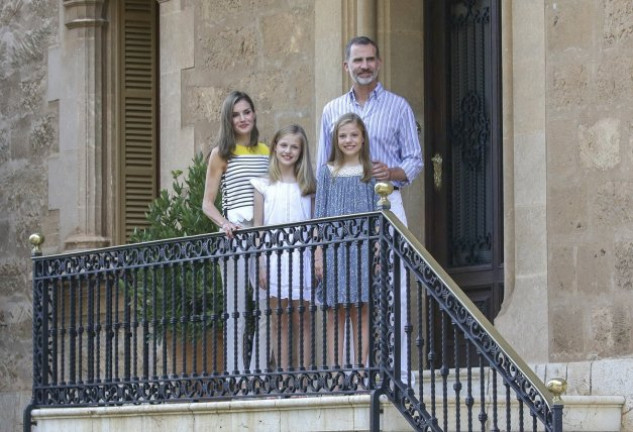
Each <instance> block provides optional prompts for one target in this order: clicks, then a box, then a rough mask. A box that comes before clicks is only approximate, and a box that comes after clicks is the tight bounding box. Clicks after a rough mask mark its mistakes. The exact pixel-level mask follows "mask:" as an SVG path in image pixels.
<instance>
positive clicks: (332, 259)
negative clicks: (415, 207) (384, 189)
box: [315, 113, 378, 365]
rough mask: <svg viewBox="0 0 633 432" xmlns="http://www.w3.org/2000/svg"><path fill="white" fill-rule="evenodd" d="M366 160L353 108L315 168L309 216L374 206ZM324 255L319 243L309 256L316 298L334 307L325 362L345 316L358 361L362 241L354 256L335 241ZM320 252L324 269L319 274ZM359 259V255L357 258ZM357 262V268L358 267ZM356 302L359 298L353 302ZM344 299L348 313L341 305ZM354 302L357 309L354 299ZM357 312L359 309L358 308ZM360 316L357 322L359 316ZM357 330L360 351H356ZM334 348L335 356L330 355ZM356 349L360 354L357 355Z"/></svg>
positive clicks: (364, 331)
mask: <svg viewBox="0 0 633 432" xmlns="http://www.w3.org/2000/svg"><path fill="white" fill-rule="evenodd" d="M371 172H372V164H371V158H370V154H369V139H368V137H367V129H366V127H365V124H364V123H363V121H362V120H361V118H360V117H359V116H358V115H356V114H353V113H348V114H345V115H343V116H341V117H340V119H339V120H338V121H337V122H336V124H335V126H334V131H333V132H332V149H331V152H330V155H329V158H328V161H327V164H326V165H324V166H322V167H321V168H320V169H319V174H318V181H317V183H318V187H317V194H316V208H315V216H316V217H317V218H321V217H327V216H340V215H346V214H352V213H363V212H368V211H374V210H376V203H377V201H378V197H377V195H376V192H375V191H374V185H375V180H373V179H372V175H371ZM326 250H327V252H326V253H325V257H323V254H322V253H321V251H320V249H318V250H317V255H316V258H315V273H316V275H317V277H319V278H322V280H321V283H320V284H319V288H318V293H317V294H318V298H319V300H320V301H322V302H324V303H325V304H326V305H327V306H329V307H330V308H331V310H333V311H334V314H335V317H334V319H328V334H329V335H334V332H336V333H337V336H338V345H337V347H335V346H334V345H335V344H334V343H331V344H330V345H329V351H330V353H329V354H330V362H333V363H332V364H333V365H340V364H341V363H339V361H340V360H345V363H347V359H343V358H342V354H343V338H344V333H345V332H344V330H345V323H346V319H347V317H348V316H349V318H350V324H351V325H352V328H353V331H351V332H350V334H351V335H352V337H351V339H352V340H350V341H348V343H354V345H352V346H353V347H354V350H355V351H356V360H357V363H364V362H365V361H366V359H367V356H368V354H369V344H368V341H369V307H368V305H367V302H368V300H369V271H370V270H369V268H368V266H367V263H368V262H369V261H368V259H369V257H368V245H367V244H363V245H362V247H361V250H362V251H361V253H360V256H359V253H358V249H357V248H356V246H355V245H352V246H351V247H346V246H341V247H339V248H338V253H336V254H335V249H334V248H333V247H331V246H330V247H328V248H327V249H326ZM323 258H325V260H326V261H325V263H326V265H327V269H328V271H327V272H326V274H324V271H323ZM359 260H360V261H359ZM359 267H360V272H359ZM359 302H360V303H359ZM347 304H349V306H350V308H349V315H348V312H347V310H346V308H345V307H344V305H347ZM358 304H360V311H359V310H358V307H357V305H358ZM359 312H360V313H359ZM359 321H360V322H359ZM358 335H360V336H361V346H362V348H361V352H360V353H359V352H358V348H359V342H358V340H356V338H357V336H358ZM335 348H338V358H335V355H334V354H335V351H334V350H335ZM359 354H360V355H359Z"/></svg>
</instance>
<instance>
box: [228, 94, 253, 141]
mask: <svg viewBox="0 0 633 432" xmlns="http://www.w3.org/2000/svg"><path fill="white" fill-rule="evenodd" d="M254 126H255V111H253V108H252V107H251V105H250V104H249V103H248V102H247V101H245V100H241V101H239V102H238V103H236V104H235V105H234V106H233V131H234V132H235V135H237V136H250V134H251V131H252V130H253V127H254Z"/></svg>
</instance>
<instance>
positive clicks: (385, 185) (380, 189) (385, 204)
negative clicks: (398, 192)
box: [374, 182, 393, 210]
mask: <svg viewBox="0 0 633 432" xmlns="http://www.w3.org/2000/svg"><path fill="white" fill-rule="evenodd" d="M374 190H375V191H376V193H377V194H378V196H379V197H380V199H379V200H378V204H377V205H378V210H389V209H391V203H390V202H389V199H388V198H387V197H388V196H389V194H391V192H393V185H392V184H391V183H389V182H378V183H376V186H374Z"/></svg>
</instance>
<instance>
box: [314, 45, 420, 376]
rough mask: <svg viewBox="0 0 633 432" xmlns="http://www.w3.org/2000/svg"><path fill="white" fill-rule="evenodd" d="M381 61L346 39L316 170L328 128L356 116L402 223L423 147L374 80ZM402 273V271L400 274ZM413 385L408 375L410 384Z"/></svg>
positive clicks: (407, 115)
mask: <svg viewBox="0 0 633 432" xmlns="http://www.w3.org/2000/svg"><path fill="white" fill-rule="evenodd" d="M381 65H382V61H381V59H380V53H379V51H378V46H377V45H376V43H375V42H374V41H373V40H371V39H370V38H368V37H365V36H359V37H355V38H353V39H352V40H350V41H349V42H348V44H347V46H346V48H345V61H344V62H343V68H344V69H345V71H346V72H348V73H349V75H350V77H351V79H352V81H353V84H352V89H351V90H350V91H349V92H348V93H346V94H344V95H343V96H340V97H338V98H336V99H334V100H332V101H330V102H329V103H328V104H327V105H326V106H325V107H324V108H323V115H322V117H321V131H320V138H319V147H318V151H317V164H316V166H317V170H319V169H321V168H322V166H323V165H324V164H326V163H327V159H328V156H329V154H330V149H331V147H332V131H333V128H334V124H335V123H336V121H337V120H338V118H339V117H340V116H341V115H343V114H345V113H348V112H353V113H356V114H358V115H359V116H360V117H361V118H362V119H363V122H364V123H365V126H366V127H367V132H368V135H369V148H370V153H371V157H372V174H373V176H374V178H375V179H376V181H390V182H392V183H393V185H394V192H393V193H392V194H391V195H390V196H389V200H390V202H391V211H392V212H393V213H394V214H395V215H396V216H398V218H399V219H400V220H401V221H402V222H403V223H404V224H405V225H406V223H407V218H406V215H405V213H404V206H403V204H402V195H401V194H400V188H402V187H404V186H407V185H409V184H410V183H411V182H412V181H413V180H414V179H415V178H416V177H417V176H418V174H420V172H421V171H422V167H423V163H422V150H421V148H420V141H419V140H418V134H417V126H416V123H415V117H414V115H413V110H412V109H411V107H410V106H409V104H408V102H407V101H406V100H405V99H404V98H402V97H400V96H398V95H396V94H394V93H391V92H389V91H387V90H385V89H384V87H383V86H382V84H381V83H380V82H379V81H378V72H379V71H380V67H381ZM402 274H403V275H404V273H402ZM401 281H402V283H401V299H402V302H401V303H402V305H401V313H402V315H401V316H402V320H401V322H402V339H401V341H402V345H401V346H402V363H401V370H402V381H403V382H404V383H407V367H406V358H407V344H406V334H405V332H404V324H405V322H406V321H405V320H406V304H405V303H406V302H405V287H406V278H405V277H402V279H401ZM411 384H412V385H413V377H412V383H411Z"/></svg>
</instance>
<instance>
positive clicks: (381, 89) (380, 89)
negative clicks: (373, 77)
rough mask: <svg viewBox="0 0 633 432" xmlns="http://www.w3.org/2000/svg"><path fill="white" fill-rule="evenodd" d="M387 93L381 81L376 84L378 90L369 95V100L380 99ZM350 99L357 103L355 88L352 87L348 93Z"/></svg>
mask: <svg viewBox="0 0 633 432" xmlns="http://www.w3.org/2000/svg"><path fill="white" fill-rule="evenodd" d="M384 91H385V88H384V87H383V86H382V83H381V82H380V81H378V83H377V84H376V88H375V89H373V90H372V91H371V93H370V94H369V99H374V98H379V97H380V95H381V94H382V93H383V92H384ZM347 95H348V97H349V98H350V101H352V102H356V94H354V87H353V86H352V88H351V89H350V90H349V92H348V93H347Z"/></svg>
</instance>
